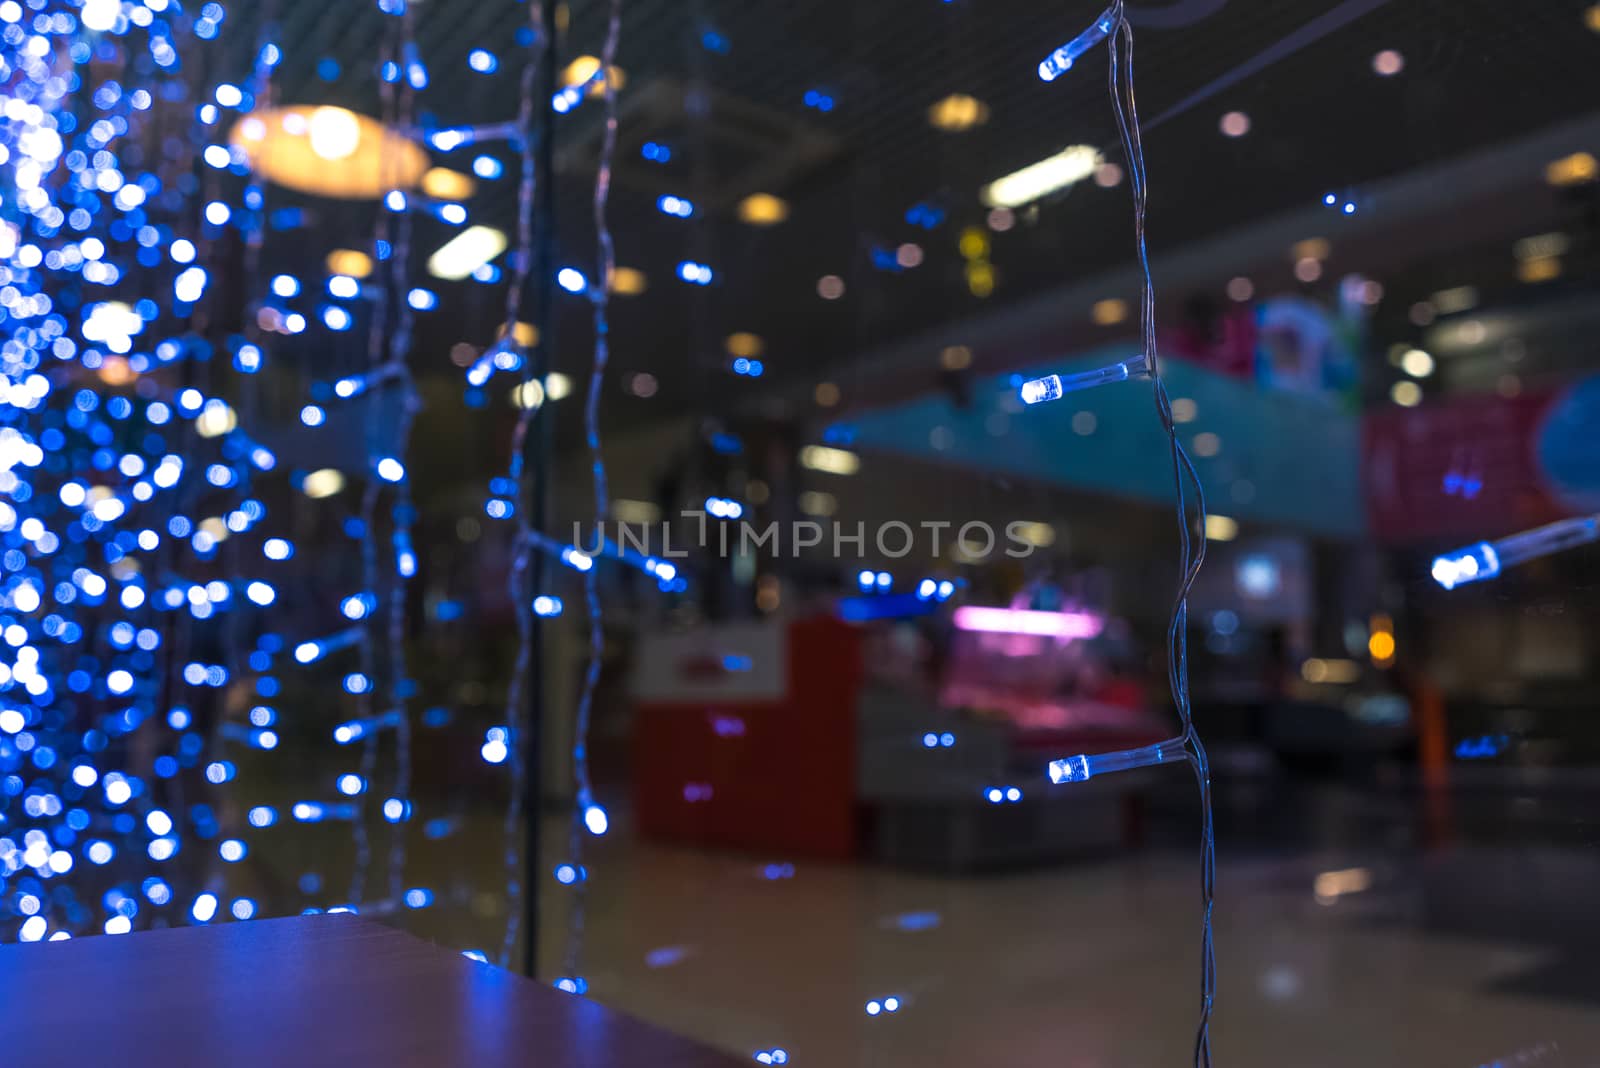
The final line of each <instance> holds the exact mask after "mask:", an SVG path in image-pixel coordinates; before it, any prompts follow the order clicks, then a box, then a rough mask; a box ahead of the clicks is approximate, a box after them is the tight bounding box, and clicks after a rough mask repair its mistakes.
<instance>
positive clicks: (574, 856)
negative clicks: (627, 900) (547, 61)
mask: <svg viewBox="0 0 1600 1068" xmlns="http://www.w3.org/2000/svg"><path fill="white" fill-rule="evenodd" d="M621 36H622V0H611V14H610V18H609V20H608V22H607V25H606V41H605V47H604V48H603V49H602V50H601V53H600V69H601V70H602V71H603V72H605V115H606V118H605V134H604V136H603V137H602V139H601V143H600V163H599V167H598V168H597V169H596V171H595V178H594V226H595V236H596V245H597V251H598V253H599V263H598V264H596V270H597V271H598V272H599V276H600V277H599V282H598V284H597V285H596V286H595V287H594V291H593V296H592V297H591V299H592V300H593V302H594V365H593V367H592V368H591V370H590V372H589V395H588V397H587V398H586V400H585V403H584V410H583V421H584V436H585V438H586V439H587V441H588V446H589V460H590V463H591V466H592V470H593V476H594V517H595V529H596V530H600V529H603V527H604V523H605V517H606V512H607V511H608V508H607V497H608V491H607V485H606V465H605V456H604V454H603V453H602V451H601V447H600V390H601V387H602V385H603V384H604V381H605V373H606V363H607V362H608V360H609V359H610V356H611V339H610V336H609V332H610V323H609V322H608V320H607V312H608V310H609V304H610V294H611V275H612V273H613V272H614V271H615V269H616V246H615V244H614V242H613V241H612V238H611V229H610V223H609V221H608V219H607V213H606V207H607V203H608V201H609V199H610V196H611V164H612V158H613V156H614V155H615V154H616V147H617V79H616V78H615V76H614V75H613V74H612V71H613V70H614V69H615V64H616V59H617V43H618V41H619V40H620V39H621ZM583 594H584V601H585V603H586V605H587V606H588V611H589V664H588V668H587V670H586V671H585V672H584V675H583V689H582V691H581V693H580V694H579V697H578V712H577V717H576V719H575V722H574V723H573V734H572V775H573V784H574V787H575V789H576V797H575V799H574V802H575V803H574V804H573V810H572V823H571V829H570V832H569V833H568V836H567V837H568V857H567V863H569V864H571V865H573V866H574V867H576V868H579V869H580V870H581V869H582V867H583V861H582V849H583V834H584V830H585V827H586V825H587V824H588V816H589V809H590V807H591V806H592V805H593V804H594V790H593V787H592V784H591V782H590V778H589V719H590V714H591V712H592V711H593V708H594V695H595V689H596V688H597V687H598V686H599V684H600V668H601V661H602V659H603V658H604V655H605V630H604V621H603V619H602V618H601V614H600V576H599V569H598V568H594V567H591V568H589V569H588V570H587V571H585V572H584V573H583ZM589 826H591V827H592V825H589ZM587 887H588V880H587V879H580V880H579V881H578V882H577V883H576V884H575V885H574V887H573V891H574V893H573V899H572V911H571V913H570V914H569V918H568V923H567V945H566V953H565V956H564V959H563V964H564V974H565V975H567V976H572V977H574V978H576V977H577V975H578V959H579V955H580V953H581V951H582V948H583V928H584V906H585V899H586V897H587V896H588V893H587Z"/></svg>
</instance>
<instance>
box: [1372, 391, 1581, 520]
mask: <svg viewBox="0 0 1600 1068" xmlns="http://www.w3.org/2000/svg"><path fill="white" fill-rule="evenodd" d="M1597 431H1600V379H1590V380H1586V381H1585V382H1582V383H1579V384H1578V385H1576V386H1574V387H1572V388H1569V389H1566V390H1562V391H1559V392H1540V393H1527V394H1523V395H1522V396H1518V397H1511V398H1506V397H1500V396H1498V395H1494V394H1488V395H1473V396H1459V397H1453V398H1451V399H1449V400H1447V401H1444V402H1441V403H1438V404H1426V405H1423V406H1421V407H1418V408H1396V407H1387V406H1386V407H1384V408H1381V409H1378V410H1375V411H1373V412H1371V413H1370V414H1369V415H1368V416H1367V418H1366V419H1365V421H1364V424H1363V428H1362V436H1363V472H1362V475H1363V483H1364V486H1365V492H1366V498H1367V512H1368V515H1369V517H1370V519H1371V523H1372V528H1373V532H1374V533H1375V534H1377V536H1378V537H1379V538H1380V539H1382V540H1385V541H1407V540H1423V539H1430V538H1446V537H1449V538H1492V537H1498V536H1500V535H1502V534H1505V533H1507V532H1509V531H1515V530H1521V529H1525V528H1527V527H1533V526H1538V525H1539V524H1541V523H1547V522H1550V521H1552V520H1554V519H1559V518H1561V517H1562V516H1566V515H1571V514H1573V513H1575V512H1578V511H1593V510H1595V509H1597V508H1600V460H1597V459H1596V453H1597V450H1595V449H1594V447H1593V444H1592V442H1593V441H1594V436H1595V434H1596V432H1597ZM1586 502H1587V503H1586Z"/></svg>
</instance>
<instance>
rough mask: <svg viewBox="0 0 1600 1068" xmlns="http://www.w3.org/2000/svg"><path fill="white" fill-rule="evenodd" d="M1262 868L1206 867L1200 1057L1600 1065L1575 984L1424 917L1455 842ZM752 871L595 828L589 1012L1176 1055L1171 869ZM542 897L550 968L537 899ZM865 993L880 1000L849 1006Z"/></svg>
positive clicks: (969, 1058) (1511, 950)
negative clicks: (1211, 872)
mask: <svg viewBox="0 0 1600 1068" xmlns="http://www.w3.org/2000/svg"><path fill="white" fill-rule="evenodd" d="M554 830H555V828H554V826H552V833H554ZM1262 856H1263V854H1262V851H1260V850H1259V849H1258V850H1256V851H1255V859H1239V858H1238V857H1237V856H1236V855H1235V854H1232V853H1230V851H1229V849H1228V848H1227V845H1226V843H1224V848H1223V849H1222V857H1223V860H1222V863H1221V867H1220V873H1219V892H1218V911H1217V955H1218V961H1219V966H1220V968H1221V984H1220V997H1219V1006H1218V1014H1217V1018H1216V1023H1215V1025H1214V1027H1213V1048H1214V1051H1215V1053H1216V1063H1217V1064H1218V1065H1226V1066H1229V1068H1285V1066H1291V1065H1292V1066H1295V1068H1324V1066H1326V1068H1351V1066H1354V1065H1360V1066H1363V1068H1389V1066H1393V1068H1402V1066H1403V1068H1414V1066H1430V1068H1431V1066H1438V1068H1478V1066H1480V1065H1492V1064H1494V1063H1495V1062H1496V1061H1497V1060H1498V1061H1500V1062H1501V1063H1502V1064H1503V1065H1504V1066H1505V1068H1512V1066H1513V1065H1516V1066H1520V1068H1592V1066H1593V1065H1596V1064H1600V990H1597V988H1600V982H1597V981H1596V977H1600V966H1594V967H1590V966H1588V965H1587V959H1588V958H1586V957H1585V958H1578V959H1573V957H1572V955H1571V954H1570V953H1564V952H1563V951H1562V950H1561V948H1560V946H1559V945H1558V944H1554V943H1552V942H1551V940H1550V939H1549V937H1548V932H1545V936H1544V937H1543V941H1541V940H1539V939H1534V938H1527V939H1525V938H1523V937H1522V936H1520V935H1519V934H1518V933H1517V932H1518V926H1519V925H1518V921H1517V920H1516V919H1515V918H1502V921H1501V922H1497V923H1495V924H1491V925H1490V929H1491V930H1490V933H1484V932H1483V931H1470V930H1463V926H1464V925H1463V924H1462V923H1461V922H1459V916H1452V908H1451V907H1448V906H1449V905H1450V904H1451V903H1452V902H1454V903H1455V904H1460V903H1462V902H1465V905H1466V907H1467V910H1468V911H1469V912H1470V910H1471V906H1472V902H1473V895H1474V893H1475V891H1474V886H1473V880H1472V877H1471V875H1470V873H1471V872H1472V871H1474V870H1482V869H1481V867H1478V865H1477V864H1476V862H1475V861H1474V858H1473V853H1472V851H1471V850H1470V849H1466V848H1464V847H1458V848H1457V849H1455V850H1453V851H1450V852H1447V853H1444V854H1440V855H1437V856H1430V857H1428V858H1427V859H1426V861H1419V860H1418V859H1417V858H1415V857H1414V856H1413V857H1410V858H1407V857H1405V856H1404V855H1398V854H1395V853H1392V852H1391V853H1385V852H1383V851H1382V850H1380V849H1377V848H1375V849H1373V850H1372V851H1370V852H1364V851H1362V850H1361V849H1359V848H1358V849H1353V850H1352V849H1344V850H1340V851H1338V852H1330V853H1327V854H1324V855H1316V854H1306V853H1301V854H1298V855H1283V856H1278V857H1275V858H1274V859H1261V858H1262ZM765 859H767V858H756V857H738V856H730V855H719V854H706V853H700V852H696V851H693V850H687V849H677V848H667V847H661V846H654V845H638V844H635V843H633V842H631V841H630V840H629V837H628V833H627V829H626V828H625V827H619V828H618V830H617V832H616V833H615V834H614V835H613V836H610V837H608V839H607V840H606V841H605V842H604V843H603V845H602V846H601V848H600V849H598V850H597V851H596V852H595V854H594V856H593V857H592V858H591V869H592V871H593V881H592V883H591V887H592V889H593V895H594V896H593V902H592V906H591V912H590V916H589V919H588V923H587V928H588V932H589V934H588V937H587V940H586V944H585V949H584V966H583V969H582V970H583V972H584V973H585V974H586V975H587V976H588V978H589V982H590V991H591V996H593V997H595V998H596V999H598V1000H600V1001H602V1002H604V1003H607V1004H610V1005H614V1006H616V1007H619V1008H623V1009H625V1010H627V1011H629V1012H632V1013H634V1014H636V1015H639V1016H642V1017H644V1018H646V1019H649V1020H651V1021H653V1022H655V1023H658V1024H660V1025H662V1026H665V1027H667V1028H670V1029H672V1030H674V1031H678V1032H682V1033H685V1034H689V1035H693V1036H696V1037H699V1038H701V1039H703V1040H705V1041H707V1042H710V1043H712V1044H714V1045H717V1046H720V1047H722V1048H724V1049H727V1050H729V1051H732V1052H735V1053H739V1054H741V1055H743V1056H747V1057H748V1056H751V1055H752V1054H754V1053H755V1052H757V1051H760V1050H769V1049H772V1048H774V1047H781V1048H783V1049H785V1050H787V1051H788V1052H789V1054H790V1055H791V1060H790V1062H789V1063H791V1064H795V1065H799V1066H810V1065H820V1066H827V1068H846V1066H856V1065H860V1066H872V1068H898V1066H901V1065H904V1066H907V1068H909V1066H912V1065H916V1066H919V1068H930V1066H933V1068H939V1066H951V1068H958V1066H959V1068H970V1066H975V1065H985V1066H987V1065H1031V1064H1050V1065H1059V1066H1063V1068H1150V1066H1160V1065H1173V1066H1177V1065H1188V1064H1190V1063H1192V1053H1191V1044H1192V1041H1193V1033H1192V1031H1193V1024H1194V1018H1195V1012H1196V1007H1197V1002H1198V986H1199V966H1198V957H1197V947H1198V938H1199V930H1198V915H1199V914H1198V902H1197V895H1198V876H1197V873H1196V869H1195V866H1194V863H1193V861H1192V858H1190V857H1189V856H1188V854H1187V852H1184V853H1179V852H1177V851H1171V850H1165V849H1161V850H1151V851H1147V852H1144V853H1141V854H1134V855H1126V856H1123V857H1120V858H1118V857H1112V858H1105V859H1102V860H1098V861H1093V862H1086V863H1083V864H1080V865H1076V866H1071V867H1063V868H1058V869H1050V870H1044V871H1032V872H1024V873H1014V874H997V875H988V876H973V877H962V878H944V877H936V876H922V875H913V874H906V873H900V872H892V871H887V870H881V869H874V868H868V867H843V866H829V865H818V864H805V863H799V864H796V865H795V868H794V871H793V875H792V877H783V876H785V875H786V872H784V871H783V870H782V869H769V868H768V867H767V866H766V865H765V864H764V863H763V861H764V860H765ZM771 859H774V860H778V859H783V858H771ZM1504 860H1505V858H1504V857H1501V856H1499V855H1498V854H1496V855H1494V856H1493V857H1492V858H1491V862H1492V863H1494V864H1502V865H1503V863H1504ZM1430 873H1431V874H1430ZM773 875H777V876H779V877H777V878H773V877H771V876H773ZM1319 875H1320V876H1322V878H1321V879H1320V881H1319ZM1507 885H1509V886H1510V887H1511V893H1512V894H1513V896H1514V897H1515V896H1516V893H1517V892H1516V890H1515V886H1514V879H1513V880H1512V882H1511V883H1508V884H1507ZM1318 889H1320V890H1322V894H1321V895H1320V902H1319V895H1318V893H1317V890H1318ZM1593 889H1594V886H1593V885H1590V886H1589V887H1588V890H1589V892H1590V896H1589V897H1588V900H1592V899H1593V898H1592V891H1593ZM1571 892H1572V894H1575V895H1576V894H1581V893H1582V891H1581V890H1580V888H1579V887H1577V886H1574V887H1572V891H1571ZM1552 893H1555V894H1557V895H1561V894H1565V890H1564V889H1563V888H1560V887H1555V888H1551V887H1546V888H1545V890H1544V894H1545V896H1546V897H1549V896H1550V895H1551V894H1552ZM1522 896H1523V897H1525V898H1526V899H1527V900H1528V901H1530V902H1533V901H1537V900H1538V899H1539V897H1540V895H1538V894H1524V895H1522ZM547 901H548V904H549V911H548V913H547V919H546V923H545V931H546V937H545V939H544V940H543V945H544V952H543V953H542V957H543V959H544V961H545V962H546V963H545V965H544V970H545V972H546V973H547V974H554V969H555V968H556V965H557V961H558V960H559V953H560V946H559V944H558V943H559V940H560V920H559V918H558V916H557V915H556V910H557V909H559V907H560V902H559V899H557V898H556V897H555V896H554V895H551V897H550V898H548V899H547ZM1441 901H1444V902H1445V904H1446V906H1447V907H1445V908H1444V909H1443V912H1444V913H1445V914H1446V915H1445V917H1444V920H1443V922H1440V921H1439V919H1438V918H1437V917H1436V915H1435V913H1436V912H1438V911H1440V910H1439V907H1438V906H1439V903H1440V902H1441ZM1573 901H1574V904H1575V906H1576V907H1578V908H1579V909H1582V908H1584V907H1585V906H1583V905H1582V903H1581V902H1579V901H1577V899H1576V898H1573ZM1502 904H1503V903H1502ZM1457 911H1459V910H1457ZM1465 926H1466V927H1468V928H1470V927H1471V926H1472V925H1471V924H1466V925H1465ZM1597 939H1600V932H1595V933H1586V934H1585V936H1584V938H1583V941H1585V942H1594V941H1596V940H1597ZM1552 967H1554V968H1556V970H1557V971H1560V970H1561V968H1563V967H1564V968H1565V969H1566V970H1567V971H1568V972H1572V971H1573V970H1574V969H1576V970H1577V971H1578V972H1580V973H1581V975H1580V976H1579V982H1578V984H1577V985H1578V987H1581V988H1582V990H1581V991H1580V992H1578V993H1577V994H1575V993H1574V989H1573V984H1572V983H1571V982H1568V983H1567V984H1566V987H1564V988H1563V987H1561V986H1560V984H1557V986H1556V988H1555V992H1554V994H1552V993H1551V989H1550V988H1549V984H1543V985H1541V984H1540V983H1539V982H1534V983H1532V984H1529V983H1528V982H1526V981H1525V979H1526V977H1529V976H1534V977H1537V976H1539V975H1540V974H1541V973H1544V972H1548V971H1549V970H1550V969H1551V968H1552ZM1568 978H1569V979H1570V976H1569V977H1568ZM1527 989H1534V990H1538V991H1540V992H1539V993H1538V994H1535V995H1530V994H1528V993H1526V992H1518V991H1519V990H1520V991H1526V990H1527ZM888 997H896V998H899V999H900V1000H901V1001H902V1002H903V1005H902V1007H901V1008H900V1009H899V1010H898V1011H896V1012H893V1013H889V1012H882V1011H880V1012H879V1013H878V1014H877V1015H876V1016H869V1015H868V1014H867V1012H866V1006H867V1003H868V1002H869V1001H872V1000H877V1001H879V1003H880V1006H881V1005H882V1004H884V1003H885V1002H884V999H886V998H888Z"/></svg>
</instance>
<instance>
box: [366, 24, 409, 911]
mask: <svg viewBox="0 0 1600 1068" xmlns="http://www.w3.org/2000/svg"><path fill="white" fill-rule="evenodd" d="M416 18H417V14H416V8H415V7H414V6H412V5H410V4H408V5H406V10H405V15H404V16H403V17H402V19H401V24H402V27H403V32H404V34H405V39H406V46H408V47H414V42H415V40H416V32H417V27H416ZM406 85H407V87H406V88H405V89H403V90H401V103H400V108H401V114H400V122H401V124H402V126H409V125H410V124H411V122H412V112H413V111H414V110H415V107H416V91H415V90H416V88H418V87H417V86H415V85H414V84H413V82H412V80H411V79H407V83H406ZM380 214H381V213H380ZM413 228H414V227H413V219H412V217H411V216H410V215H409V214H408V215H406V216H404V217H403V218H401V220H400V227H399V230H398V232H397V234H396V240H395V245H394V248H393V250H392V251H391V256H390V270H391V271H392V275H393V279H394V282H393V289H394V292H395V293H396V294H399V293H401V292H404V291H405V290H406V289H407V288H408V286H409V284H410V280H409V274H410V271H411V239H412V233H413ZM415 324H416V312H415V309H414V308H413V307H412V305H411V302H410V301H409V300H406V301H401V302H400V322H399V325H398V326H397V327H396V329H395V334H394V338H393V339H392V340H391V342H390V349H389V360H388V364H389V366H391V367H393V368H394V374H395V377H396V378H397V379H398V380H399V382H400V413H399V418H398V425H397V427H396V428H395V442H394V448H393V452H394V458H396V459H398V460H399V461H400V464H401V469H402V471H404V470H406V469H407V465H408V463H409V460H410V451H411V428H412V426H413V425H414V423H415V422H416V416H417V410H418V409H419V408H420V407H421V398H420V397H419V396H418V395H417V388H416V383H415V381H414V380H413V379H412V376H411V364H410V362H409V359H410V355H411V336H412V330H413V328H414V326H415ZM374 406H375V407H376V405H374ZM367 477H368V480H369V481H370V480H371V478H372V474H371V473H369V474H368V476H367ZM395 490H396V492H395V503H394V510H393V520H394V525H395V530H394V535H393V537H392V540H391V546H392V551H393V552H394V557H395V559H394V567H393V568H391V569H390V571H389V576H388V582H389V618H388V633H387V635H386V636H385V637H386V642H387V645H388V651H389V686H388V697H389V708H388V710H387V715H389V716H391V717H393V718H394V723H395V727H394V738H395V750H394V769H395V770H394V787H393V790H392V793H391V796H393V797H395V798H398V799H399V800H400V802H401V805H402V810H401V811H402V815H401V818H400V819H396V820H393V821H391V823H390V828H391V829H390V837H389V888H388V894H389V898H390V900H399V899H400V898H401V896H402V894H403V893H404V886H405V866H406V846H407V829H408V827H409V825H410V822H411V821H410V819H409V816H408V815H407V813H408V812H409V806H410V802H411V707H410V703H409V701H408V699H407V695H408V693H409V691H410V688H411V685H412V684H411V680H410V679H409V678H408V677H407V676H408V674H409V671H408V668H407V659H406V649H405V636H406V605H407V597H406V583H407V581H408V580H409V579H411V578H412V577H414V576H415V574H416V569H417V568H416V556H415V550H413V549H412V547H411V528H412V526H413V525H414V524H415V519H414V512H415V506H414V505H413V503H412V496H411V479H410V477H409V475H402V477H401V478H400V480H399V482H398V483H396V486H395ZM366 534H367V536H368V537H369V538H370V537H371V536H372V531H371V530H368V531H366ZM374 625H376V620H374ZM364 796H365V795H364V794H363V797H364Z"/></svg>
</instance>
